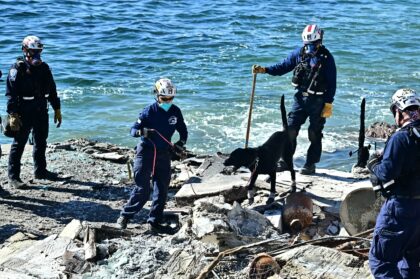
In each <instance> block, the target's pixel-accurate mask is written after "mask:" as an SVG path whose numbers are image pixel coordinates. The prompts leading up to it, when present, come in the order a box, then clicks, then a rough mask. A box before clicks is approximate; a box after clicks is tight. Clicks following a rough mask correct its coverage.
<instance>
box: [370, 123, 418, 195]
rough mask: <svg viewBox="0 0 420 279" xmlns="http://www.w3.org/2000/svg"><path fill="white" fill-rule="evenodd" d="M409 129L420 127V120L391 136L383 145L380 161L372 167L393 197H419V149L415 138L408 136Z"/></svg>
mask: <svg viewBox="0 0 420 279" xmlns="http://www.w3.org/2000/svg"><path fill="white" fill-rule="evenodd" d="M410 127H420V120H417V121H415V122H413V123H410V124H408V125H407V126H405V127H403V128H401V129H400V130H398V131H397V132H396V133H395V134H393V135H392V136H391V137H390V139H389V140H388V142H387V143H386V145H385V149H384V153H383V158H382V160H381V161H380V163H379V164H377V165H376V166H374V167H373V172H374V174H375V175H376V176H377V177H378V179H379V180H380V181H381V182H382V184H383V186H384V188H385V189H387V188H386V187H388V186H389V187H390V188H389V189H390V191H391V193H392V194H394V195H404V196H410V195H420V173H419V166H418V165H419V164H420V162H419V161H418V159H419V158H420V154H419V152H420V150H419V148H420V147H418V146H417V144H416V142H415V137H416V136H415V135H410ZM419 140H420V139H419Z"/></svg>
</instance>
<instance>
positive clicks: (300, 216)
mask: <svg viewBox="0 0 420 279" xmlns="http://www.w3.org/2000/svg"><path fill="white" fill-rule="evenodd" d="M312 215H313V203H312V199H311V198H310V197H308V196H307V195H306V193H305V192H299V193H291V194H290V195H288V196H287V197H286V201H285V205H284V210H283V223H284V225H285V226H287V227H289V228H290V229H291V230H292V231H293V232H298V231H300V230H302V229H303V228H306V227H308V226H309V225H310V224H312Z"/></svg>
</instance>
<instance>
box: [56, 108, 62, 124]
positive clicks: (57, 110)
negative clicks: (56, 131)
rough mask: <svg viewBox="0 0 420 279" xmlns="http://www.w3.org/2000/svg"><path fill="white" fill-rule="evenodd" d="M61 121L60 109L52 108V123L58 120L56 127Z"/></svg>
mask: <svg viewBox="0 0 420 279" xmlns="http://www.w3.org/2000/svg"><path fill="white" fill-rule="evenodd" d="M62 121H63V117H62V116H61V110H60V109H56V110H54V124H55V123H57V122H58V124H57V128H60V126H61V122H62Z"/></svg>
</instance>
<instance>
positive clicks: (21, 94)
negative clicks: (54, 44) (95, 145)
mask: <svg viewBox="0 0 420 279" xmlns="http://www.w3.org/2000/svg"><path fill="white" fill-rule="evenodd" d="M43 48H44V45H43V44H42V42H41V40H40V39H39V38H38V37H36V36H27V37H25V38H24V39H23V41H22V51H23V54H24V55H23V57H22V58H18V59H17V61H16V63H14V64H13V65H12V67H11V68H10V71H9V75H8V77H7V83H6V97H7V113H8V114H9V117H8V121H9V123H8V125H9V126H10V129H11V131H12V132H13V133H14V135H13V136H14V140H13V143H12V146H11V149H10V154H9V166H8V176H9V185H10V186H11V187H12V188H23V187H25V186H26V184H25V183H24V182H23V181H22V180H21V178H20V169H21V164H20V160H21V158H22V154H23V151H24V148H25V144H26V142H27V141H28V137H29V134H30V132H31V131H32V135H33V140H34V147H33V159H34V169H35V171H34V174H35V178H36V179H55V178H56V177H57V175H56V174H55V173H52V172H50V171H48V170H47V163H46V159H45V151H46V147H47V137H48V102H49V103H50V104H51V106H52V108H53V109H54V123H58V124H57V127H60V125H61V121H62V116H61V110H60V99H59V98H58V96H57V90H56V85H55V82H54V78H53V76H52V73H51V70H50V68H49V66H48V64H47V63H45V62H43V61H42V59H41V52H42V50H43Z"/></svg>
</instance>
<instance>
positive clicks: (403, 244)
mask: <svg viewBox="0 0 420 279" xmlns="http://www.w3.org/2000/svg"><path fill="white" fill-rule="evenodd" d="M419 109H420V96H419V95H417V93H416V92H415V91H414V90H412V89H400V90H397V91H396V92H395V94H394V95H393V96H392V101H391V111H392V113H393V115H394V119H395V123H396V124H397V126H398V127H399V129H398V130H397V132H395V133H394V134H393V135H392V136H391V137H390V138H389V140H388V142H387V143H386V145H385V148H384V152H383V154H373V155H372V156H371V158H370V159H369V162H368V164H367V168H368V169H369V170H370V171H371V181H372V184H373V188H374V190H375V191H380V192H381V193H382V194H383V195H384V196H385V197H386V198H387V199H386V201H385V203H384V205H383V206H382V208H381V211H380V212H379V215H378V217H377V219H376V225H375V230H374V234H373V240H372V245H371V249H370V252H369V265H370V269H371V271H372V274H373V276H374V277H375V278H413V279H414V278H420V266H419V265H420V110H419Z"/></svg>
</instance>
